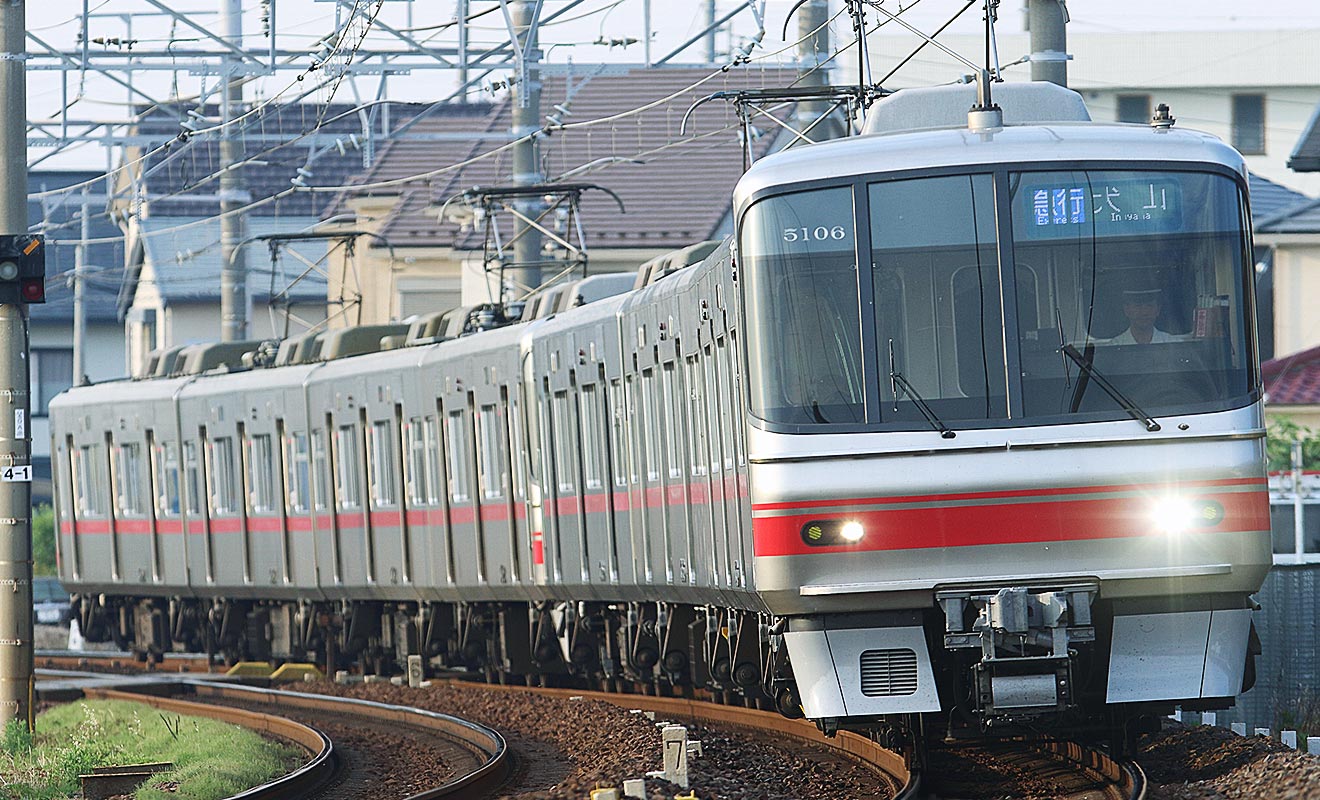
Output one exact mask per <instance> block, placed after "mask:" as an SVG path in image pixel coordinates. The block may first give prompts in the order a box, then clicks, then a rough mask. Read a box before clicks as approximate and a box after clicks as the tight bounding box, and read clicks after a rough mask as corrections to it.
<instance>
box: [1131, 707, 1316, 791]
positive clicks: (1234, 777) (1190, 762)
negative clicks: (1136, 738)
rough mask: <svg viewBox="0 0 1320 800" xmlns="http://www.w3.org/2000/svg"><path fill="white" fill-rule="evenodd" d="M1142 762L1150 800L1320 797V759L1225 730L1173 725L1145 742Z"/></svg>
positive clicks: (1140, 759)
mask: <svg viewBox="0 0 1320 800" xmlns="http://www.w3.org/2000/svg"><path fill="white" fill-rule="evenodd" d="M1303 741H1305V740H1304V739H1303ZM1137 761H1138V763H1140V764H1141V766H1142V768H1143V769H1144V770H1145V771H1146V777H1147V779H1148V781H1149V783H1150V784H1151V785H1150V787H1149V789H1148V792H1147V795H1146V796H1147V798H1148V800H1247V799H1248V798H1250V800H1315V799H1316V798H1320V757H1317V756H1313V755H1308V754H1306V753H1302V752H1299V751H1297V750H1293V749H1292V748H1290V747H1288V746H1286V745H1284V744H1283V743H1281V742H1279V741H1277V740H1275V739H1267V738H1265V737H1264V736H1238V735H1237V734H1235V733H1233V732H1232V731H1230V730H1227V729H1225V728H1215V727H1210V726H1208V725H1200V726H1196V727H1188V726H1185V725H1180V724H1177V723H1169V724H1167V725H1166V726H1165V729H1164V730H1162V731H1161V732H1159V733H1157V734H1153V735H1151V736H1148V737H1146V738H1145V739H1143V740H1142V743H1141V754H1140V755H1139V756H1138V758H1137Z"/></svg>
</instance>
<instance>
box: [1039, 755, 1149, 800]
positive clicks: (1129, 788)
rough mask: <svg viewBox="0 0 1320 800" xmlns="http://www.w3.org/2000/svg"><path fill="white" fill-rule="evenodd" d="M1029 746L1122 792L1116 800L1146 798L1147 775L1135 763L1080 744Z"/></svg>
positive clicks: (1143, 799) (1140, 799)
mask: <svg viewBox="0 0 1320 800" xmlns="http://www.w3.org/2000/svg"><path fill="white" fill-rule="evenodd" d="M1029 744H1031V745H1032V746H1033V747H1035V748H1037V749H1040V750H1044V751H1045V752H1047V753H1050V754H1051V755H1054V756H1055V757H1057V758H1059V759H1061V760H1063V761H1066V762H1069V763H1070V764H1073V765H1075V766H1077V767H1078V768H1080V769H1082V770H1085V771H1087V772H1090V773H1092V774H1095V775H1098V776H1100V777H1102V778H1103V779H1105V780H1107V781H1109V783H1110V785H1111V786H1113V787H1115V789H1116V790H1117V791H1121V792H1123V794H1122V795H1120V796H1118V797H1117V798H1116V800H1145V798H1146V773H1145V771H1144V770H1142V769H1141V765H1139V764H1137V762H1135V761H1132V760H1130V759H1118V758H1114V757H1113V756H1111V755H1109V754H1108V753H1106V752H1105V751H1104V750H1100V749H1098V748H1095V747H1089V746H1087V745H1083V744H1079V743H1077V742H1070V741H1062V740H1047V741H1045V742H1030V743H1029Z"/></svg>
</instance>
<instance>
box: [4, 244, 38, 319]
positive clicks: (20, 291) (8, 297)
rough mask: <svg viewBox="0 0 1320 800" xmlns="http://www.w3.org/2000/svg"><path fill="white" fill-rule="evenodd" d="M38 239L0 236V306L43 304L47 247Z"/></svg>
mask: <svg viewBox="0 0 1320 800" xmlns="http://www.w3.org/2000/svg"><path fill="white" fill-rule="evenodd" d="M44 244H45V242H44V241H43V240H42V238H41V237H40V236H33V235H31V234H25V233H24V234H10V235H5V236H0V304H17V303H44V302H46V248H45V247H43V245H44Z"/></svg>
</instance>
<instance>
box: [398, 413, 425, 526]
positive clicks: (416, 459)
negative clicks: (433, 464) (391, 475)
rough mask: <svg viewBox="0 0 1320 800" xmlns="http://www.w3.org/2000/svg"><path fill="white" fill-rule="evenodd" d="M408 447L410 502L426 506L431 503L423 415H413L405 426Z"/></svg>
mask: <svg viewBox="0 0 1320 800" xmlns="http://www.w3.org/2000/svg"><path fill="white" fill-rule="evenodd" d="M404 434H405V436H404V438H405V440H406V442H407V445H406V446H407V448H408V479H407V484H408V486H407V489H408V504H409V505H412V506H424V505H429V504H430V503H431V498H430V497H429V496H428V495H427V492H426V484H427V475H426V440H425V438H424V431H423V423H422V418H421V417H412V418H411V419H409V420H408V424H407V426H406V427H405V428H404Z"/></svg>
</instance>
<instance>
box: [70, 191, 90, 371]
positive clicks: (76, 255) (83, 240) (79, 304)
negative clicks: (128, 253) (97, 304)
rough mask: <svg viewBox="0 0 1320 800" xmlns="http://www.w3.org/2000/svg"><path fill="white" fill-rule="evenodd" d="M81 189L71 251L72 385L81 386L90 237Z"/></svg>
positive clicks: (85, 356)
mask: <svg viewBox="0 0 1320 800" xmlns="http://www.w3.org/2000/svg"><path fill="white" fill-rule="evenodd" d="M89 188H90V187H87V186H84V187H83V190H82V236H81V237H80V238H79V239H78V246H77V247H76V248H75V249H74V251H73V385H74V386H82V385H83V384H84V383H86V381H84V380H83V377H84V376H85V375H86V374H87V366H86V364H87V350H86V348H87V307H86V306H85V305H84V304H83V292H84V291H85V288H84V281H85V280H86V279H87V240H88V239H90V238H91V203H89V202H88V194H87V192H88V189H89Z"/></svg>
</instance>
